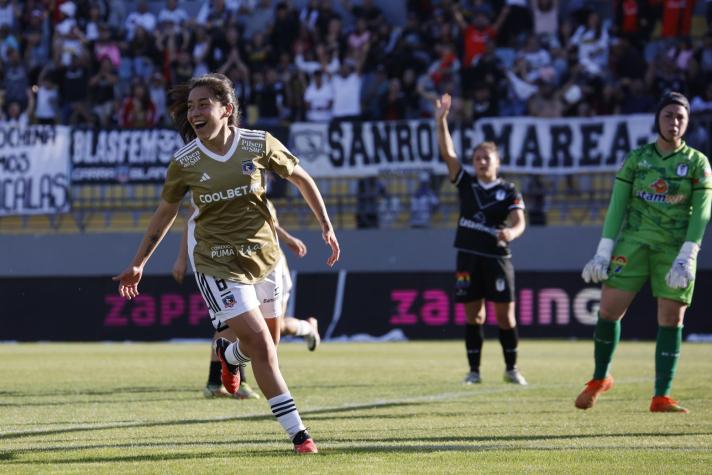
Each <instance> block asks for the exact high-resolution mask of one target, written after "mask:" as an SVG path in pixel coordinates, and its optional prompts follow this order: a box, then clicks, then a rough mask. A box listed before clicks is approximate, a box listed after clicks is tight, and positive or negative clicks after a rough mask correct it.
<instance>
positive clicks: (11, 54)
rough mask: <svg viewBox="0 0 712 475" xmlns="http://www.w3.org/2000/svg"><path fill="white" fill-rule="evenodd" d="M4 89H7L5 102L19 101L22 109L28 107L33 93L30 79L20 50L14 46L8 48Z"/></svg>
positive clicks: (4, 72)
mask: <svg viewBox="0 0 712 475" xmlns="http://www.w3.org/2000/svg"><path fill="white" fill-rule="evenodd" d="M3 89H4V90H5V97H4V100H5V104H10V103H11V102H17V103H18V104H19V105H20V109H22V110H25V109H27V106H28V104H29V101H30V97H31V95H32V90H31V89H30V81H29V78H28V77H27V69H26V68H25V64H24V63H23V62H22V58H21V57H20V53H19V51H18V50H16V49H13V48H10V49H8V50H7V63H6V64H5V67H4V71H3Z"/></svg>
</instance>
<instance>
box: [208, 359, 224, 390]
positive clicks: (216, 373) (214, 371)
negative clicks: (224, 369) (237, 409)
mask: <svg viewBox="0 0 712 475" xmlns="http://www.w3.org/2000/svg"><path fill="white" fill-rule="evenodd" d="M220 371H221V368H220V362H219V361H211V362H210V373H208V385H209V386H217V385H219V384H222V381H221V380H220Z"/></svg>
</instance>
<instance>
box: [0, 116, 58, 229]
mask: <svg viewBox="0 0 712 475" xmlns="http://www.w3.org/2000/svg"><path fill="white" fill-rule="evenodd" d="M70 130H71V129H70V128H69V127H66V126H51V125H33V126H28V127H27V126H25V127H23V126H19V125H17V124H12V123H0V216H11V215H29V214H55V213H64V212H67V211H69V210H70V198H69V197H70V189H69V187H70V174H69V173H70V163H69V162H70V160H69V140H70Z"/></svg>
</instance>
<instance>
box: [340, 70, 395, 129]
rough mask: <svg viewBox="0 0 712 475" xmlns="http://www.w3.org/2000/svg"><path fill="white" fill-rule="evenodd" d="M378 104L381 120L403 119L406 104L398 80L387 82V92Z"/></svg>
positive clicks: (393, 79)
mask: <svg viewBox="0 0 712 475" xmlns="http://www.w3.org/2000/svg"><path fill="white" fill-rule="evenodd" d="M337 96H338V95H337ZM379 103H380V106H381V113H380V117H381V120H403V119H405V108H406V103H405V96H404V95H403V91H402V89H401V81H400V79H398V78H392V79H390V80H389V81H388V90H387V92H386V94H385V96H383V98H382V99H381V100H380V101H379Z"/></svg>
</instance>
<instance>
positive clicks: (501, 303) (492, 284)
mask: <svg viewBox="0 0 712 475" xmlns="http://www.w3.org/2000/svg"><path fill="white" fill-rule="evenodd" d="M483 264H484V265H483V270H484V274H485V278H486V286H485V299H486V300H487V301H491V302H493V303H494V311H495V317H496V319H497V327H498V329H499V342H500V345H501V346H502V354H503V356H504V364H505V370H504V381H505V382H508V383H514V384H520V385H522V386H526V384H527V380H526V379H524V376H523V375H522V373H521V372H520V371H519V369H518V368H517V352H518V350H519V335H518V334H517V322H516V320H515V317H514V309H515V303H514V295H515V287H514V267H513V266H512V260H511V259H505V258H488V259H486V260H484V261H483Z"/></svg>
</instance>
